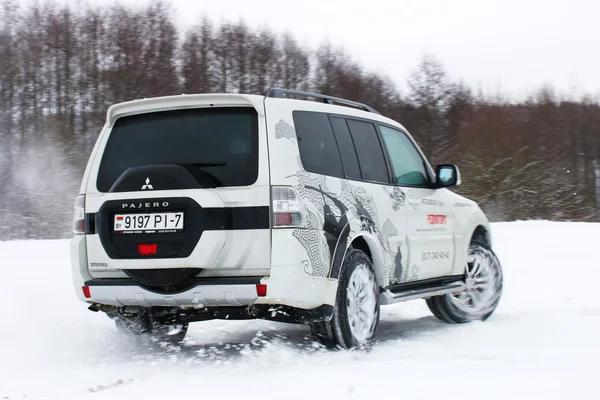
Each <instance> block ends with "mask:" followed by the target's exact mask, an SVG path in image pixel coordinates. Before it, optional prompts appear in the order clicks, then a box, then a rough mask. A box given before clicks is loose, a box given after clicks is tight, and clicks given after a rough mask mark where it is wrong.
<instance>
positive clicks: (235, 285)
mask: <svg viewBox="0 0 600 400" xmlns="http://www.w3.org/2000/svg"><path fill="white" fill-rule="evenodd" d="M232 107H236V108H237V107H246V108H250V109H253V110H254V111H255V112H256V117H257V119H256V121H257V124H258V129H257V133H258V176H257V179H256V182H255V183H254V184H252V185H247V186H237V187H216V188H187V189H186V188H184V189H177V190H163V189H161V187H160V186H159V185H156V184H154V182H155V181H156V179H155V178H153V177H152V176H148V177H147V178H148V180H149V182H150V186H153V187H152V189H151V190H148V188H147V187H145V188H144V190H142V187H144V185H146V184H147V183H148V182H145V180H143V179H140V180H139V181H138V183H139V189H137V188H136V189H134V190H131V191H117V192H107V191H106V190H105V191H101V190H99V189H98V187H97V177H98V173H99V169H100V164H101V162H102V159H103V154H104V152H105V149H106V146H107V142H108V140H109V138H110V137H111V132H112V130H113V128H114V126H115V123H116V122H117V121H119V119H120V118H124V117H127V116H133V115H141V114H150V113H159V112H167V111H172V110H184V109H185V110H190V109H192V110H193V109H217V108H232ZM295 111H308V112H318V113H326V114H328V115H333V116H337V117H339V118H346V117H347V118H357V119H360V120H361V121H364V122H372V123H373V124H375V126H378V125H377V124H379V123H382V124H385V125H386V126H388V127H390V128H395V129H397V130H398V131H400V132H403V133H404V134H405V135H408V132H407V130H406V129H405V128H404V127H403V126H402V125H401V124H399V123H397V122H396V121H393V120H391V119H389V118H386V117H384V116H381V115H379V114H377V113H374V112H369V111H364V110H361V109H355V108H351V107H345V106H339V105H333V104H323V103H318V102H311V101H303V100H292V99H283V98H274V97H265V96H256V95H239V94H201V95H182V96H171V97H161V98H152V99H145V100H136V101H131V102H126V103H121V104H117V105H114V106H112V107H111V108H110V109H109V110H108V113H107V119H106V123H105V125H104V127H103V129H102V131H101V133H100V135H99V137H98V140H97V142H96V145H95V147H94V149H93V152H92V154H91V157H90V159H89V163H88V165H87V168H86V170H85V174H84V177H83V181H82V184H81V188H80V195H82V196H85V205H84V213H85V218H84V219H85V221H86V224H87V226H86V227H85V231H86V233H83V234H82V233H81V232H79V234H76V235H75V236H74V238H73V239H72V241H71V263H72V272H73V283H74V288H75V292H76V294H77V296H78V298H79V299H80V300H81V301H83V302H87V303H90V304H97V305H102V306H116V307H129V306H132V307H136V306H138V307H151V306H154V307H175V308H178V309H181V310H185V309H198V308H203V307H204V308H206V307H255V306H259V305H268V306H287V307H290V308H292V309H296V310H319V313H320V315H321V314H323V315H325V317H327V316H328V314H330V313H331V307H333V306H334V304H335V300H336V292H337V289H338V277H339V270H340V264H341V261H342V260H343V259H344V255H345V254H346V252H347V251H348V250H349V248H351V246H352V247H354V248H357V247H358V248H361V249H363V248H364V246H368V249H366V251H368V253H369V254H370V257H371V259H372V262H373V267H374V270H375V275H376V280H377V283H378V285H379V287H380V290H381V295H380V302H381V304H389V303H392V302H395V301H401V300H402V299H397V300H396V299H395V296H394V295H392V294H391V292H390V288H393V287H401V285H402V284H407V283H411V282H412V283H415V282H421V281H423V282H427V281H428V280H432V279H433V280H435V279H439V278H443V277H460V276H462V275H464V271H465V265H466V263H467V253H468V248H469V244H470V243H471V242H472V240H473V238H474V236H479V237H480V238H481V239H482V240H484V241H485V242H486V243H487V244H488V245H489V246H491V238H490V234H489V232H490V229H489V224H488V220H487V219H486V217H485V215H484V213H483V212H482V211H481V210H480V208H479V207H478V206H477V204H475V203H474V202H473V201H470V200H468V199H466V198H464V197H461V196H459V195H457V194H455V193H453V192H451V191H450V190H449V189H447V188H435V187H433V186H431V187H410V186H402V185H395V184H393V183H391V182H390V183H387V184H383V183H373V182H367V181H360V180H351V179H345V178H340V177H334V176H327V175H321V174H315V173H311V172H307V171H306V170H305V169H304V167H303V164H302V161H301V157H300V156H299V146H298V135H297V132H296V130H297V127H296V125H295V120H294V115H293V113H294V112H295ZM408 137H409V138H410V140H411V141H412V138H411V137H410V136H409V135H408ZM413 143H414V141H413ZM416 148H417V149H418V147H416ZM418 151H419V154H420V156H421V157H422V158H423V161H424V163H425V165H426V168H427V169H428V174H430V175H431V174H433V176H434V177H435V173H434V171H433V169H432V168H431V166H430V165H429V163H428V162H427V161H426V159H425V157H424V156H423V155H422V153H421V152H420V150H418ZM357 160H358V158H357ZM390 174H391V173H390ZM273 187H285V188H288V189H285V190H289V188H291V189H292V190H293V192H294V193H295V195H296V196H297V200H299V203H300V204H301V207H300V209H299V213H300V214H301V215H302V226H295V227H274V214H273V213H274V211H275V210H274V209H273V201H274V200H273V199H272V188H273ZM316 189H318V190H316ZM285 193H288V192H285ZM174 198H188V199H191V200H193V201H194V202H196V203H197V204H199V205H200V207H201V208H202V210H205V209H213V210H219V209H228V210H234V209H236V208H243V209H244V210H259V209H260V214H261V218H262V220H261V221H260V222H257V223H256V224H255V226H254V225H252V224H248V225H247V226H245V225H244V226H242V227H241V228H240V226H241V225H236V222H235V221H234V222H231V221H230V222H231V226H232V227H236V228H235V229H227V227H225V229H223V227H220V228H219V227H216V228H215V229H213V230H206V231H203V232H202V233H201V236H200V238H199V240H198V241H197V243H195V244H194V245H193V249H192V250H191V253H190V254H189V255H187V256H185V257H168V258H144V257H141V256H140V257H134V258H120V257H115V256H114V254H113V255H110V254H109V252H108V251H107V250H106V248H105V246H104V245H105V244H106V243H103V239H102V236H101V234H100V232H99V231H100V226H109V225H111V224H113V221H112V220H110V221H108V220H107V218H109V217H110V215H112V214H110V213H106V214H102V207H103V206H104V205H106V204H113V205H114V207H118V208H119V210H120V212H122V213H128V212H136V211H138V212H142V213H152V212H157V211H160V210H161V207H160V206H161V205H162V203H167V202H168V201H167V200H165V199H174ZM111 202H112V203H111ZM157 203H158V204H157ZM119 204H120V205H119ZM282 204H283V203H282ZM285 204H288V203H285ZM294 204H295V203H294ZM155 205H158V207H154V206H155ZM167 208H168V207H167ZM267 210H268V211H267ZM113 211H114V210H113ZM263 211H264V212H263ZM252 212H254V211H252ZM256 212H257V214H256V215H258V213H259V212H258V211H256ZM232 213H233V214H232V215H235V213H236V211H232ZM326 213H329V214H328V215H325V214H326ZM113 214H114V212H113ZM101 218H104V220H101ZM232 218H236V217H232ZM256 218H257V220H258V217H256ZM263 220H264V221H263ZM102 224H104V225H102ZM107 224H108V225H107ZM326 224H329V225H328V226H329V227H330V228H329V229H330V232H326V231H325V230H324V226H325V225H326ZM91 225H94V228H95V230H94V229H91V228H92V226H91ZM332 225H333V228H332V227H331V226H332ZM189 228H190V227H189V226H187V227H186V228H185V229H189ZM238 228H239V229H238ZM103 229H108V230H110V228H103ZM108 230H107V231H106V232H105V236H106V237H108V236H110V237H113V236H111V235H114V236H115V237H116V234H115V233H114V232H109V231H108ZM331 232H334V234H332V233H331ZM107 235H108V236H107ZM335 235H338V236H337V237H335ZM106 237H105V239H104V242H106V241H107V240H108V239H107V238H106ZM138 237H139V238H140V241H142V242H143V241H144V239H143V235H141V236H138ZM110 240H112V239H110ZM138 248H139V247H138ZM171 268H174V269H175V268H179V269H181V268H198V269H199V270H200V272H199V273H198V275H197V277H196V278H195V279H196V284H194V285H192V286H189V285H188V286H189V287H186V288H185V289H183V290H178V291H174V292H164V293H160V291H157V290H153V289H152V288H149V287H147V286H144V285H138V284H137V283H136V282H134V281H132V278H131V277H130V276H129V275H128V274H126V273H125V272H124V270H127V271H135V270H153V269H163V270H164V269H171ZM104 282H105V283H106V284H104ZM257 284H258V285H266V294H264V293H263V294H262V295H259V293H258V290H257ZM432 294H433V293H429V294H428V295H432ZM426 295H427V293H426V294H424V295H419V294H416V295H412V296H406V297H405V298H404V299H412V298H421V297H426ZM327 306H329V307H327Z"/></svg>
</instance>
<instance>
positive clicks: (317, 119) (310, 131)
mask: <svg viewBox="0 0 600 400" xmlns="http://www.w3.org/2000/svg"><path fill="white" fill-rule="evenodd" d="M293 116H294V125H295V127H296V136H297V137H298V147H299V149H300V159H301V160H302V165H303V166H304V169H305V170H307V171H309V172H314V173H316V174H322V175H330V176H336V177H338V178H343V177H344V174H343V172H342V162H341V161H340V152H339V150H338V147H337V144H336V142H335V138H334V137H333V130H332V129H331V124H330V123H329V118H328V117H327V114H324V113H319V112H310V111H294V112H293Z"/></svg>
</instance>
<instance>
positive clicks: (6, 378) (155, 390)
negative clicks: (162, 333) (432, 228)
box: [0, 222, 600, 400]
mask: <svg viewBox="0 0 600 400" xmlns="http://www.w3.org/2000/svg"><path fill="white" fill-rule="evenodd" d="M493 235H494V241H495V243H494V247H495V250H496V252H497V253H498V256H499V257H500V260H501V261H502V263H503V267H504V273H505V291H504V295H503V298H502V300H501V302H500V306H499V308H498V309H497V311H496V313H495V314H494V316H492V318H491V319H490V320H488V321H487V322H478V323H472V324H467V325H460V326H458V325H446V324H443V323H441V322H438V321H437V320H436V319H435V318H434V317H433V316H432V315H431V314H430V313H429V311H428V310H427V308H426V306H425V302H424V301H422V300H420V301H415V302H410V303H401V304H398V305H394V306H391V307H384V308H382V322H381V325H380V330H379V336H378V339H379V343H378V344H377V345H376V346H375V347H374V348H373V350H372V351H371V352H369V353H364V352H349V351H328V350H324V349H322V348H320V347H318V346H316V345H315V344H314V343H312V342H311V340H310V339H309V336H310V332H309V330H308V328H307V327H304V326H299V325H287V324H278V323H273V322H266V321H249V322H248V321H210V322H198V323H194V324H192V325H191V327H190V331H189V335H188V339H189V342H188V343H186V346H184V347H183V348H181V349H179V350H177V351H175V350H173V349H171V350H169V349H162V350H161V349H157V348H154V349H151V348H147V347H144V346H141V345H134V344H133V343H131V342H130V341H128V340H127V338H124V337H121V336H120V335H119V334H118V333H117V332H116V330H115V328H114V326H113V324H112V322H111V321H110V320H109V319H108V318H107V317H106V316H104V315H102V314H101V313H97V314H96V313H92V312H90V311H88V310H87V309H86V307H85V305H84V304H83V303H79V302H78V301H77V300H76V298H75V295H74V293H73V289H72V287H71V282H70V280H71V276H70V266H69V256H68V241H30V242H0V266H1V269H0V271H1V272H2V279H1V281H2V289H1V290H0V306H1V311H0V322H1V323H0V328H1V329H0V399H11V400H12V399H87V398H90V399H168V398H189V399H220V400H221V399H261V400H267V399H281V400H284V399H286V400H287V399H304V400H307V399H308V400H312V399H321V398H323V399H328V400H332V399H353V398H356V399H375V398H393V399H442V398H443V399H448V398H457V399H515V398H517V399H597V398H598V396H599V395H598V393H597V381H596V379H597V377H598V373H600V366H599V365H600V364H599V361H598V360H599V359H600V293H599V290H598V284H599V282H600V224H579V223H551V222H516V223H501V224H494V225H493ZM183 396H185V397H183Z"/></svg>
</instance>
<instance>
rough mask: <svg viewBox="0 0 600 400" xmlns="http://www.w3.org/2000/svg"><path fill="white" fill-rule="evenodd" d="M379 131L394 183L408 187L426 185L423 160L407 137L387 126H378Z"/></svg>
mask: <svg viewBox="0 0 600 400" xmlns="http://www.w3.org/2000/svg"><path fill="white" fill-rule="evenodd" d="M379 129H380V131H381V136H382V137H383V141H384V143H385V146H386V148H387V151H388V154H389V157H390V160H391V163H392V170H393V171H394V176H395V177H396V183H397V184H398V185H408V186H425V185H427V182H428V179H427V172H426V171H425V165H424V164H423V159H422V158H421V155H420V154H419V152H418V151H417V149H416V148H415V146H414V145H413V143H412V142H411V141H410V139H409V138H408V136H406V135H405V134H404V133H402V132H400V131H398V130H396V129H392V128H389V127H387V126H380V127H379Z"/></svg>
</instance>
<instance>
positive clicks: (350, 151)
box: [331, 117, 361, 180]
mask: <svg viewBox="0 0 600 400" xmlns="http://www.w3.org/2000/svg"><path fill="white" fill-rule="evenodd" d="M331 125H332V126H333V133H334V134H335V139H336V140H337V144H338V147H339V149H340V155H341V156H342V164H343V165H344V171H345V172H346V178H348V179H355V180H360V179H361V175H360V167H359V166H358V158H357V157H356V149H355V148H354V143H353V142H352V137H351V136H350V130H349V129H348V124H347V123H346V119H345V118H340V117H331Z"/></svg>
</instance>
